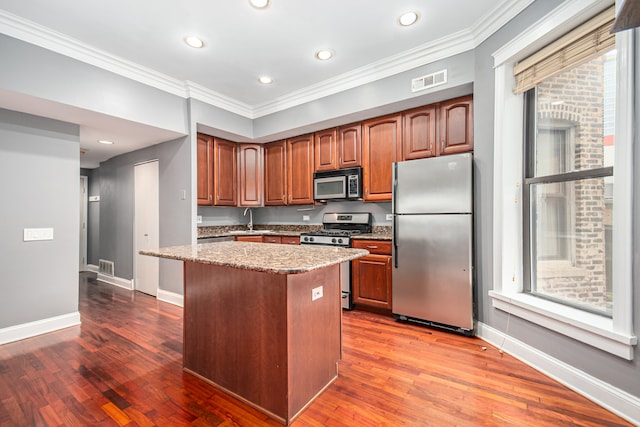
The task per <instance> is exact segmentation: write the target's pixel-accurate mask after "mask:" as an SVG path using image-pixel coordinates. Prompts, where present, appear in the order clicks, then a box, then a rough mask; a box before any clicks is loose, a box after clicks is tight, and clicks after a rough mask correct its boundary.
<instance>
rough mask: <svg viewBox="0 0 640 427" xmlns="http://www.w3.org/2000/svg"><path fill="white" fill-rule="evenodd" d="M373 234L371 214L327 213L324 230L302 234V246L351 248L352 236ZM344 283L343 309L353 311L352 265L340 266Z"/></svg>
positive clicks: (323, 217) (323, 221)
mask: <svg viewBox="0 0 640 427" xmlns="http://www.w3.org/2000/svg"><path fill="white" fill-rule="evenodd" d="M362 233H371V213H369V212H359V213H326V214H324V215H323V216H322V229H321V230H317V231H310V232H307V233H301V234H300V244H301V245H322V246H338V247H343V248H349V247H351V236H353V235H356V234H362ZM340 268H341V281H342V308H344V309H347V310H351V309H352V308H353V300H352V296H351V263H350V262H345V263H342V265H341V266H340Z"/></svg>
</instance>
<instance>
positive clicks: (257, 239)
mask: <svg viewBox="0 0 640 427" xmlns="http://www.w3.org/2000/svg"><path fill="white" fill-rule="evenodd" d="M235 241H236V242H255V243H262V236H236V237H235Z"/></svg>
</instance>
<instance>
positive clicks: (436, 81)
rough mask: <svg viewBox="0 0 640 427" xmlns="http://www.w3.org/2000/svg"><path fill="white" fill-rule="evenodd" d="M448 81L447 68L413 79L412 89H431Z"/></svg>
mask: <svg viewBox="0 0 640 427" xmlns="http://www.w3.org/2000/svg"><path fill="white" fill-rule="evenodd" d="M446 82H447V70H442V71H438V72H436V73H433V74H428V75H426V76H422V77H418V78H415V79H413V80H411V91H412V92H417V91H419V90H425V89H429V88H430V87H434V86H439V85H442V84H445V83H446Z"/></svg>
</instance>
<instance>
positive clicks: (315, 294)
mask: <svg viewBox="0 0 640 427" xmlns="http://www.w3.org/2000/svg"><path fill="white" fill-rule="evenodd" d="M320 298H322V286H318V287H317V288H313V289H311V301H315V300H317V299H320Z"/></svg>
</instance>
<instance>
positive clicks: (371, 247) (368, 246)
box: [367, 245, 378, 249]
mask: <svg viewBox="0 0 640 427" xmlns="http://www.w3.org/2000/svg"><path fill="white" fill-rule="evenodd" d="M367 249H378V247H377V246H373V245H367Z"/></svg>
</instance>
